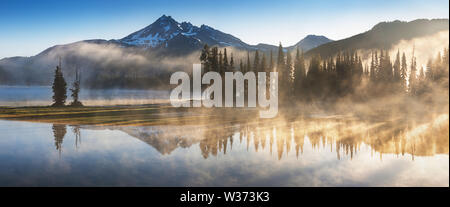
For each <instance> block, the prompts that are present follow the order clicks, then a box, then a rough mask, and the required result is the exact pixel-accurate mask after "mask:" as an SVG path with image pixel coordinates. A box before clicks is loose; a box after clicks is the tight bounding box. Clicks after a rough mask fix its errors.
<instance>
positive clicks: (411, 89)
mask: <svg viewBox="0 0 450 207" xmlns="http://www.w3.org/2000/svg"><path fill="white" fill-rule="evenodd" d="M412 47H413V46H412ZM370 55H371V57H370V58H369V59H366V61H364V60H363V59H362V57H361V55H359V54H358V51H340V52H338V53H337V54H336V55H334V56H330V57H320V55H315V56H312V57H311V58H305V55H304V53H303V52H302V51H301V50H299V49H298V48H297V49H296V50H294V51H286V50H285V49H283V47H282V45H281V44H280V45H279V48H278V52H277V54H276V55H274V53H273V52H272V51H270V53H269V54H266V53H263V52H259V51H255V52H252V53H250V52H247V55H246V58H242V59H239V60H235V58H234V57H233V53H230V58H228V52H227V49H226V48H223V49H222V50H221V49H219V48H217V47H211V48H210V47H209V46H208V45H205V46H204V48H203V49H202V52H201V56H200V60H201V62H202V67H203V72H205V73H206V72H208V71H215V72H219V73H221V74H224V73H225V72H236V71H240V72H242V73H246V72H274V71H276V72H278V75H279V94H280V97H279V99H280V100H281V101H282V103H284V104H288V103H295V102H298V101H300V102H313V101H314V102H333V101H338V100H343V99H348V98H350V100H351V101H352V102H354V101H356V102H358V101H367V100H370V99H372V98H380V97H385V96H404V97H413V98H417V99H424V98H426V99H433V98H439V97H436V93H437V92H445V91H446V94H447V95H448V88H449V82H448V79H449V64H448V63H449V51H448V48H444V49H443V52H442V53H441V52H439V53H438V54H436V56H435V58H430V59H429V60H428V62H427V64H426V65H424V66H421V65H417V62H416V57H415V54H414V52H413V53H412V54H410V55H407V54H405V52H402V51H400V50H398V51H397V52H396V53H395V55H394V56H393V57H391V56H390V54H389V52H388V51H387V50H384V49H379V50H371V51H370ZM408 63H409V64H408ZM222 77H224V75H222ZM222 82H223V81H222ZM444 95H445V94H444ZM428 101H432V100H428Z"/></svg>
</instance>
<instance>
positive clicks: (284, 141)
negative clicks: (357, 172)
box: [53, 114, 449, 160]
mask: <svg viewBox="0 0 450 207" xmlns="http://www.w3.org/2000/svg"><path fill="white" fill-rule="evenodd" d="M448 123H449V122H448V115H447V114H443V115H440V116H437V117H436V118H434V119H433V120H432V121H430V122H428V123H414V122H411V121H408V120H403V119H399V120H391V121H382V122H369V121H360V120H356V119H353V118H303V119H300V120H276V121H274V120H271V121H264V120H260V121H254V122H241V123H239V122H231V123H220V124H215V125H212V124H197V125H196V124H186V125H162V126H114V127H99V126H82V128H86V129H97V130H98V129H111V130H120V131H123V132H125V133H127V134H129V135H130V136H132V137H135V138H137V139H139V140H141V141H143V142H145V143H146V144H148V145H150V146H152V147H153V148H155V149H156V150H157V151H158V152H159V153H161V154H162V155H169V154H171V153H172V152H173V151H174V150H176V149H177V148H189V147H191V146H192V145H194V144H198V146H199V147H200V152H201V155H202V156H203V158H205V159H208V158H209V157H211V156H213V157H216V156H218V154H219V153H221V154H223V155H226V154H227V153H228V152H230V151H232V150H233V145H234V144H237V145H241V144H243V142H244V143H245V145H246V146H245V147H246V150H247V151H249V150H253V151H254V152H259V151H262V152H261V153H264V151H265V149H266V148H267V147H268V148H269V150H268V153H270V154H271V155H272V154H274V155H275V156H276V157H277V158H278V160H281V159H283V157H285V156H288V155H289V153H291V150H294V151H295V155H296V157H297V158H299V157H300V156H301V155H302V154H303V151H304V147H305V142H308V143H310V147H311V148H312V149H313V150H316V151H320V150H324V149H329V150H330V151H331V152H335V153H336V158H337V159H341V158H342V156H344V155H345V156H347V157H349V158H350V159H353V157H354V156H355V155H356V154H357V153H358V152H359V151H360V150H361V146H362V145H367V146H370V149H369V150H370V151H371V154H372V156H375V155H377V156H378V155H379V158H380V159H382V158H383V154H395V155H402V156H403V155H405V154H409V155H411V157H412V159H413V160H414V157H415V156H433V155H435V154H448V153H449V135H448V132H449V124H448ZM79 128H80V126H76V127H74V128H73V132H74V133H75V137H76V139H77V140H76V142H75V144H76V146H77V147H78V142H79V141H80V142H81V138H80V132H79ZM53 132H54V136H55V143H56V148H57V149H58V150H60V149H61V143H62V140H63V137H64V134H65V133H66V128H65V126H64V125H53ZM78 139H80V140H78ZM236 139H238V142H237V141H236Z"/></svg>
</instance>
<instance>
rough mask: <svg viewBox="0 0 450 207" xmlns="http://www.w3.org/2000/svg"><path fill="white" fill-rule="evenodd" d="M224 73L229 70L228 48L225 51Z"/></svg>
mask: <svg viewBox="0 0 450 207" xmlns="http://www.w3.org/2000/svg"><path fill="white" fill-rule="evenodd" d="M222 62H223V71H224V72H226V71H228V70H229V68H228V67H229V66H230V65H229V64H228V57H227V48H224V49H223V61H222Z"/></svg>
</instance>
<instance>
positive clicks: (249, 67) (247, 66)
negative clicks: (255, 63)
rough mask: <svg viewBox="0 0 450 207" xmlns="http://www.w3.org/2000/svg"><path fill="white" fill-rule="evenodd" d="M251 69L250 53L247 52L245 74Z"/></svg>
mask: <svg viewBox="0 0 450 207" xmlns="http://www.w3.org/2000/svg"><path fill="white" fill-rule="evenodd" d="M251 69H252V66H251V64H250V52H248V51H247V65H246V70H245V72H250V71H251Z"/></svg>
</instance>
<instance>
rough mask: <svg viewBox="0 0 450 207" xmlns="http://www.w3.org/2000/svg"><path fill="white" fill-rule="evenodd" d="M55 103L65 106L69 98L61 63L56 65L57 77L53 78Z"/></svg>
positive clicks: (55, 104)
mask: <svg viewBox="0 0 450 207" xmlns="http://www.w3.org/2000/svg"><path fill="white" fill-rule="evenodd" d="M52 89H53V104H52V106H64V104H65V103H66V98H67V95H66V93H67V83H66V81H65V80H64V76H63V73H62V69H61V63H60V64H59V66H56V70H55V78H54V80H53V86H52Z"/></svg>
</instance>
